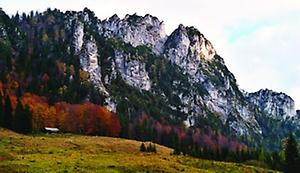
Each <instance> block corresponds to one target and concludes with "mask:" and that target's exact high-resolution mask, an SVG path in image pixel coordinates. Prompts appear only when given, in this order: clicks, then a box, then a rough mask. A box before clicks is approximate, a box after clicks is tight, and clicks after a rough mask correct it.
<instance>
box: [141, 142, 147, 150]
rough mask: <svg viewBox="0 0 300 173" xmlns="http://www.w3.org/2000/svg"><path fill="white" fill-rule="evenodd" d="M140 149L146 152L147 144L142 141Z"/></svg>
mask: <svg viewBox="0 0 300 173" xmlns="http://www.w3.org/2000/svg"><path fill="white" fill-rule="evenodd" d="M140 151H141V152H146V146H145V144H144V143H142V145H141V146H140Z"/></svg>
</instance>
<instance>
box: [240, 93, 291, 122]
mask: <svg viewBox="0 0 300 173" xmlns="http://www.w3.org/2000/svg"><path fill="white" fill-rule="evenodd" d="M246 97H247V98H248V99H249V100H250V101H251V102H252V103H254V104H255V105H257V106H258V108H259V109H260V110H261V111H264V112H266V113H267V114H268V115H269V116H271V117H272V118H276V119H286V118H288V117H293V116H295V115H296V110H295V103H294V100H293V99H292V98H291V97H290V96H288V95H287V94H285V93H282V92H275V91H273V90H270V89H261V90H259V91H257V92H254V93H248V94H247V95H246Z"/></svg>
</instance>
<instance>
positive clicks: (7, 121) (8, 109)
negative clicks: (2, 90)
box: [3, 95, 13, 129]
mask: <svg viewBox="0 0 300 173" xmlns="http://www.w3.org/2000/svg"><path fill="white" fill-rule="evenodd" d="M12 120H13V116H12V106H11V101H10V98H9V95H7V96H6V98H5V105H4V116H3V127H5V128H8V129H11V128H12Z"/></svg>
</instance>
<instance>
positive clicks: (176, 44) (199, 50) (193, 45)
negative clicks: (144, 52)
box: [165, 24, 217, 60]
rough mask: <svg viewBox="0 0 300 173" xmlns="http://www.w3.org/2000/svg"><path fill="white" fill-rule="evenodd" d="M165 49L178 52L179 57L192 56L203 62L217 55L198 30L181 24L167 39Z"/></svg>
mask: <svg viewBox="0 0 300 173" xmlns="http://www.w3.org/2000/svg"><path fill="white" fill-rule="evenodd" d="M165 49H166V50H167V51H170V50H172V49H173V50H172V51H173V52H174V51H175V52H179V54H178V56H179V57H180V56H181V57H184V56H188V55H191V54H193V56H194V57H196V58H199V59H205V60H212V59H214V56H215V55H216V54H217V53H216V50H215V49H214V47H213V45H212V44H211V43H210V41H208V40H207V39H206V38H205V37H204V35H203V34H201V32H200V31H199V30H197V29H196V28H194V27H185V26H184V25H182V24H180V25H179V26H178V28H177V29H175V30H174V31H173V32H172V34H171V35H170V37H168V39H167V41H166V43H165ZM176 49H177V51H176ZM178 49H179V50H180V51H179V50H178Z"/></svg>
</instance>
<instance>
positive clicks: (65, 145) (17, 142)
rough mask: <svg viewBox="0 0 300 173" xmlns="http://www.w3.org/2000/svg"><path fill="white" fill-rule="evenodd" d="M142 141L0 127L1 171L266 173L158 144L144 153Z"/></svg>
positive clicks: (9, 172)
mask: <svg viewBox="0 0 300 173" xmlns="http://www.w3.org/2000/svg"><path fill="white" fill-rule="evenodd" d="M140 144H141V142H138V141H134V140H126V139H119V138H109V137H94V136H79V135H70V134H57V135H39V136H25V135H20V134H16V133H14V132H11V131H8V130H3V129H0V172H1V173H6V172H8V173H11V172H249V173H250V172H267V170H264V169H261V168H255V167H251V166H246V165H243V164H236V163H224V162H215V161H208V160H201V159H195V158H191V157H187V156H174V155H171V154H170V153H171V152H172V149H170V148H166V147H163V146H159V145H157V150H158V153H157V154H149V153H141V152H140V151H139V147H140Z"/></svg>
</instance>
